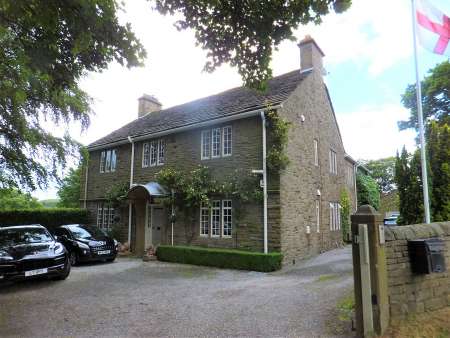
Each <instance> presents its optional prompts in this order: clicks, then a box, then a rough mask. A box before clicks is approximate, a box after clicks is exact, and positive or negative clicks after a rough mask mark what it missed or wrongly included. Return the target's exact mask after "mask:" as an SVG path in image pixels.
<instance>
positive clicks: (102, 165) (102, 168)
mask: <svg viewBox="0 0 450 338" xmlns="http://www.w3.org/2000/svg"><path fill="white" fill-rule="evenodd" d="M105 160H106V152H105V151H102V153H101V154H100V172H101V173H104V172H105Z"/></svg>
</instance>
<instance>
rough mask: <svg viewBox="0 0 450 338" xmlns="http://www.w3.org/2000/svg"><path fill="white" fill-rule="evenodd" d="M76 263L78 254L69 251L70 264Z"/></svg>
mask: <svg viewBox="0 0 450 338" xmlns="http://www.w3.org/2000/svg"><path fill="white" fill-rule="evenodd" d="M77 264H78V255H77V254H76V252H73V251H72V252H71V253H70V265H72V266H75V265H77Z"/></svg>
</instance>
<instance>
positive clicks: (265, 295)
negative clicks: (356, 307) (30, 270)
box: [0, 247, 353, 337]
mask: <svg viewBox="0 0 450 338" xmlns="http://www.w3.org/2000/svg"><path fill="white" fill-rule="evenodd" d="M351 273H352V265H351V250H350V248H349V247H347V248H344V249H338V250H333V251H329V252H327V253H324V254H322V255H320V256H318V257H315V258H313V259H310V260H307V261H303V262H300V263H299V264H297V265H296V266H295V267H293V268H290V269H285V270H283V271H279V272H275V273H270V274H264V273H258V272H245V271H233V270H220V269H213V268H206V267H197V266H190V265H180V264H169V263H161V262H149V263H144V262H142V261H141V260H137V259H130V258H128V259H126V258H121V259H118V260H116V262H114V263H110V264H93V265H85V266H81V267H74V268H73V269H72V272H71V275H70V276H69V278H68V279H67V280H66V281H62V282H54V281H29V282H23V283H18V284H15V285H6V286H0V287H1V289H0V336H2V337H5V336H22V337H24V336H25V337H31V336H32V337H50V336H52V337H53V336H77V337H80V336H85V337H94V336H121V337H125V336H146V337H161V336H178V337H190V336H249V337H262V336H264V337H273V336H277V337H280V336H297V337H298V336H300V337H317V336H322V337H323V336H336V335H337V333H340V334H341V336H344V337H348V336H350V335H351V332H350V331H349V328H348V327H345V328H344V331H342V327H341V326H339V325H338V324H339V323H337V322H338V320H337V316H336V303H337V302H338V300H339V299H340V298H342V297H343V295H344V294H346V293H349V292H351V289H352V285H353V280H352V274H351ZM338 326H339V329H338V330H337V329H336V327H338ZM347 326H348V325H347Z"/></svg>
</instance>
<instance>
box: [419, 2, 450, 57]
mask: <svg viewBox="0 0 450 338" xmlns="http://www.w3.org/2000/svg"><path fill="white" fill-rule="evenodd" d="M416 20H417V36H418V37H419V41H420V44H421V45H422V46H423V47H424V48H426V49H428V50H430V51H432V52H433V53H436V54H440V55H447V56H450V42H449V41H450V18H449V17H448V16H447V15H445V14H444V13H442V12H441V11H440V10H438V9H437V8H435V7H434V6H433V5H432V4H430V3H429V2H428V1H426V0H417V2H416Z"/></svg>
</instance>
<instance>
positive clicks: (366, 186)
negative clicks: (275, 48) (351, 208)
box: [356, 172, 380, 210]
mask: <svg viewBox="0 0 450 338" xmlns="http://www.w3.org/2000/svg"><path fill="white" fill-rule="evenodd" d="M356 190H357V194H358V205H363V204H369V205H371V206H373V207H374V208H375V209H377V210H378V209H379V208H380V191H379V190H378V183H377V181H375V180H374V179H373V178H372V177H370V176H368V175H364V174H362V173H360V172H358V173H357V174H356Z"/></svg>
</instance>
